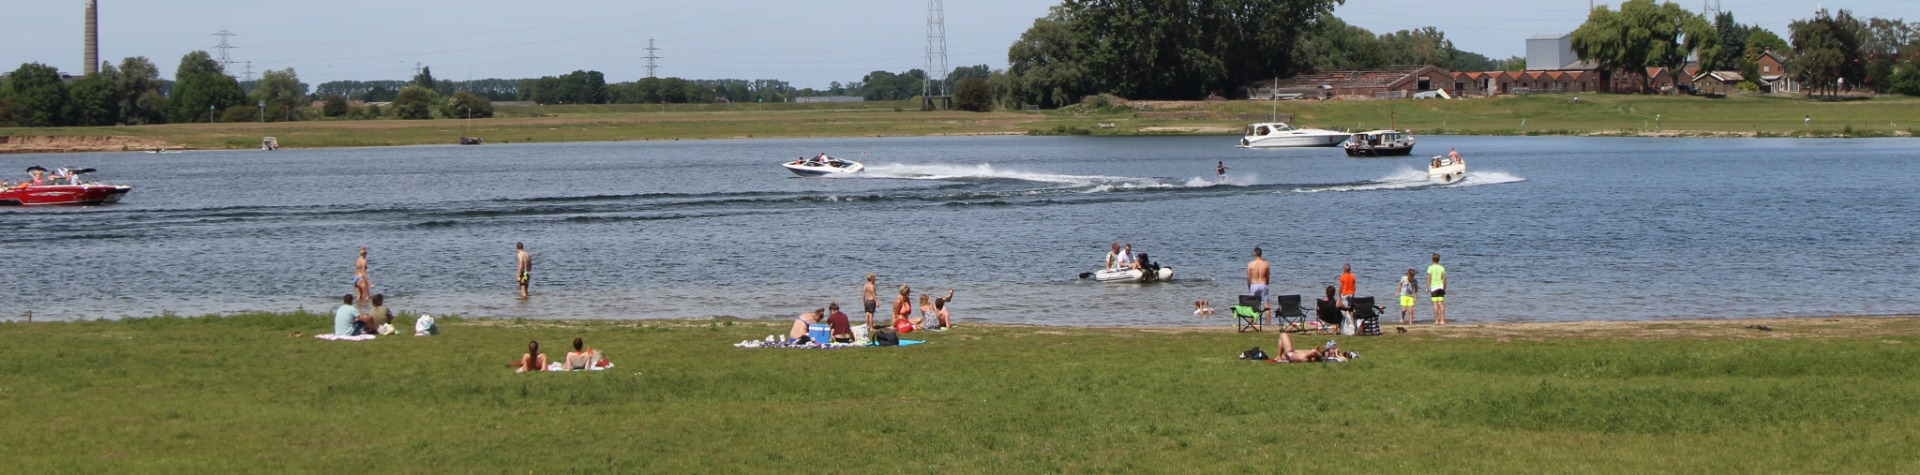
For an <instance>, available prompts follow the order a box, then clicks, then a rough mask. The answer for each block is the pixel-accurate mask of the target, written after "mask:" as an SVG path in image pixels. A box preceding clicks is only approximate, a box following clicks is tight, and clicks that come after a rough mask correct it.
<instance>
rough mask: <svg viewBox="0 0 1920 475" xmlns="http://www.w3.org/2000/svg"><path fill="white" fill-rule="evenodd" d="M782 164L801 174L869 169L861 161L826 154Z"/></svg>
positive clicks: (852, 172)
mask: <svg viewBox="0 0 1920 475" xmlns="http://www.w3.org/2000/svg"><path fill="white" fill-rule="evenodd" d="M780 166H782V167H786V169H787V171H790V172H793V174H795V175H800V176H842V175H852V174H855V173H860V171H861V170H865V169H867V166H866V165H861V164H860V162H856V161H853V160H847V159H844V158H839V157H831V156H827V155H824V154H822V155H820V156H818V157H814V158H804V159H799V160H794V161H791V162H787V163H783V164H781V165H780Z"/></svg>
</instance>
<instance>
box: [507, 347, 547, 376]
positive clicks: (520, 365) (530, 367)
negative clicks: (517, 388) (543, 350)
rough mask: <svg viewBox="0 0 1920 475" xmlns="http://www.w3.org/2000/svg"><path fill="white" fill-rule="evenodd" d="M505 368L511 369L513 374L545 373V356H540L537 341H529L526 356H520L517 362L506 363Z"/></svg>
mask: <svg viewBox="0 0 1920 475" xmlns="http://www.w3.org/2000/svg"><path fill="white" fill-rule="evenodd" d="M507 367H510V368H513V372H515V373H528V372H535V371H545V370H546V369H547V355H543V354H540V342H539V341H533V340H529V341H527V354H524V355H520V359H519V360H515V361H514V362H512V363H508V364H507Z"/></svg>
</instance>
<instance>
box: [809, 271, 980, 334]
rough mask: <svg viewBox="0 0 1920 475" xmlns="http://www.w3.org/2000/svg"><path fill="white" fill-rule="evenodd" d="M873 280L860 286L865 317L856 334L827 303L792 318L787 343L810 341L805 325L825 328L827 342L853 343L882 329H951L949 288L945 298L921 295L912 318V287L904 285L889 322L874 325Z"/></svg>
mask: <svg viewBox="0 0 1920 475" xmlns="http://www.w3.org/2000/svg"><path fill="white" fill-rule="evenodd" d="M877 279H878V277H876V276H875V275H874V274H867V281H866V283H865V284H863V285H861V286H860V305H861V309H862V310H863V311H864V313H865V314H866V324H865V325H864V326H862V327H860V331H858V332H856V331H855V329H854V327H853V324H852V322H851V321H850V320H849V319H848V317H847V314H846V313H843V312H841V311H840V303H839V302H828V303H827V306H826V307H824V308H816V309H813V311H810V312H804V313H801V314H800V316H799V317H796V318H794V319H793V327H792V328H791V329H790V330H788V331H787V340H788V341H798V342H800V343H809V342H812V340H813V339H812V337H811V335H809V332H808V331H807V330H808V327H809V326H811V325H818V324H825V325H827V327H828V332H829V335H830V339H831V341H830V342H831V343H854V342H856V341H859V340H862V339H865V337H866V335H870V334H871V333H872V332H874V331H878V330H883V329H892V330H893V331H896V332H899V333H912V332H914V331H918V330H932V331H946V330H947V329H949V328H953V315H952V314H951V313H949V312H948V311H947V310H948V309H947V304H948V303H951V302H953V294H954V290H953V289H947V295H945V296H941V297H932V296H930V295H927V294H921V295H920V306H919V310H920V314H919V315H918V316H915V315H914V313H913V310H914V308H915V307H914V305H913V288H912V287H909V286H908V285H906V284H901V285H900V293H899V295H897V296H895V297H894V299H893V306H892V308H891V309H890V313H889V314H888V315H889V317H891V319H890V320H888V321H887V322H886V323H885V324H884V325H876V324H875V323H874V315H875V313H876V312H877V311H879V310H880V298H879V292H878V291H877V290H876V288H875V285H876V283H877ZM819 343H829V342H828V341H822V342H819Z"/></svg>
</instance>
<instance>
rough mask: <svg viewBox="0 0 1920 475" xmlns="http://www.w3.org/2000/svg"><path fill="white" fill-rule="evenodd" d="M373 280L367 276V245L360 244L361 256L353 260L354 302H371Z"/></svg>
mask: <svg viewBox="0 0 1920 475" xmlns="http://www.w3.org/2000/svg"><path fill="white" fill-rule="evenodd" d="M372 293H373V280H371V279H368V278H367V247H366V246H360V258H358V259H354V260H353V295H354V297H355V298H357V300H355V301H354V302H355V303H356V304H358V303H359V302H369V301H370V300H372V298H373V296H372V295H370V294H372Z"/></svg>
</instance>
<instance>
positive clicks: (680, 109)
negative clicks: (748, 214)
mask: <svg viewBox="0 0 1920 475" xmlns="http://www.w3.org/2000/svg"><path fill="white" fill-rule="evenodd" d="M1573 97H1574V96H1571V95H1557V94H1547V95H1532V96H1509V97H1500V98H1494V99H1471V100H1454V101H1440V100H1427V101H1407V100H1399V101H1327V102H1320V101H1283V102H1281V103H1280V104H1279V113H1281V114H1290V115H1292V116H1293V117H1294V122H1295V123H1296V124H1300V125H1305V126H1314V127H1331V128H1352V129H1375V128H1387V127H1389V126H1390V125H1392V126H1396V127H1398V128H1400V129H1412V130H1413V131H1414V132H1415V133H1418V134H1462V135H1653V136H1762V137H1772V136H1785V137H1887V136H1913V135H1914V133H1915V131H1916V130H1920V112H1915V111H1917V110H1920V98H1875V99H1872V100H1861V101H1846V102H1827V101H1810V100H1806V99H1802V98H1791V97H1746V96H1737V97H1728V98H1719V99H1713V98H1702V97H1685V96H1636V95H1597V94H1590V95H1581V96H1579V98H1580V101H1579V102H1578V103H1575V102H1573V100H1572V99H1573ZM1273 110H1274V107H1273V104H1272V103H1270V102H1266V101H1225V102H1139V103H1134V104H1132V105H1131V106H1126V107H1107V108H1094V107H1088V106H1085V105H1082V106H1074V107H1068V108H1065V109H1061V110H1053V111H1043V112H993V113H973V112H953V111H945V112H922V111H919V110H917V109H916V108H915V107H914V105H913V104H912V103H909V102H905V101H896V102H864V103H847V104H678V105H631V104H628V105H584V106H582V105H567V106H514V107H501V108H499V110H498V116H499V117H497V118H493V119H477V120H472V121H467V120H424V121H402V120H377V121H337V120H326V121H313V122H293V123H271V124H258V123H235V124H170V125H158V126H140V127H69V128H0V135H66V136H130V137H138V138H147V139H155V140H160V141H163V142H166V143H169V144H173V145H174V146H176V147H190V148H197V149H246V148H254V147H257V146H259V143H260V138H261V137H263V136H274V137H276V138H278V139H279V141H280V143H281V145H283V146H286V147H293V148H306V147H360V146H388V145H420V144H451V143H454V142H455V141H456V140H457V139H458V138H459V137H462V136H475V137H482V138H485V139H486V140H487V141H489V142H491V143H524V142H576V141H612V140H682V139H738V138H779V137H890V136H920V135H988V134H1074V135H1080V134H1084V135H1147V134H1238V133H1239V131H1240V129H1241V128H1242V127H1244V126H1245V124H1246V122H1247V121H1248V119H1249V118H1250V117H1256V116H1257V117H1264V116H1266V115H1268V114H1271V113H1272V112H1273ZM1808 116H1811V117H1812V118H1813V121H1812V123H1811V125H1809V124H1806V123H1805V122H1804V118H1806V117H1808ZM1390 118H1391V120H1390ZM115 149H116V150H117V148H115Z"/></svg>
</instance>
